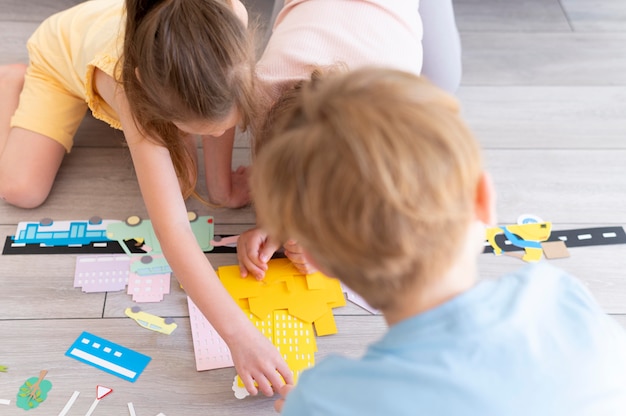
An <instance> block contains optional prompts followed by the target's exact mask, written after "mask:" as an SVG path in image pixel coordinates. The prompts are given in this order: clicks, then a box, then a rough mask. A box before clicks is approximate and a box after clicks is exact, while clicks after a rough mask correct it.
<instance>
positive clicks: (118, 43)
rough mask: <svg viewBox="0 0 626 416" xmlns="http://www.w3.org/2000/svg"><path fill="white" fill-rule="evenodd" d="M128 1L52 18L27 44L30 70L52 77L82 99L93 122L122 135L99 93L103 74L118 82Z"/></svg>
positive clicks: (112, 0)
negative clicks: (97, 81) (96, 77)
mask: <svg viewBox="0 0 626 416" xmlns="http://www.w3.org/2000/svg"><path fill="white" fill-rule="evenodd" d="M123 15H124V1H123V0H90V1H86V2H84V3H80V4H78V5H76V6H75V7H72V8H70V9H68V10H65V11H62V12H60V13H57V14H55V15H52V16H51V17H49V18H48V19H46V20H45V21H44V22H43V23H42V24H41V26H40V27H39V28H38V29H37V31H36V32H35V33H34V34H33V35H32V36H31V38H30V39H29V41H28V48H29V53H30V57H31V65H32V64H33V62H34V61H35V62H36V63H37V64H38V65H40V66H42V67H43V69H46V72H49V75H50V77H51V81H53V82H56V83H57V84H58V86H59V87H61V88H63V89H66V90H67V92H69V93H71V95H73V96H75V97H80V98H82V99H83V100H84V101H85V102H86V103H87V104H88V106H89V108H90V109H91V111H92V113H93V115H94V117H96V118H98V119H100V120H103V121H105V122H107V123H108V124H110V125H111V126H112V127H114V128H117V129H121V124H120V122H119V118H118V116H117V114H116V113H115V111H113V109H112V108H111V107H110V106H109V105H108V104H107V103H106V102H104V100H102V98H100V96H99V95H98V94H97V92H96V90H95V85H94V83H93V74H94V71H95V68H99V69H100V70H102V71H103V72H105V73H106V74H108V75H110V76H112V77H114V78H116V79H118V78H119V77H116V76H115V75H116V74H115V70H116V64H117V62H118V60H119V58H120V56H121V51H122V46H123V40H124V23H125V20H124V19H123Z"/></svg>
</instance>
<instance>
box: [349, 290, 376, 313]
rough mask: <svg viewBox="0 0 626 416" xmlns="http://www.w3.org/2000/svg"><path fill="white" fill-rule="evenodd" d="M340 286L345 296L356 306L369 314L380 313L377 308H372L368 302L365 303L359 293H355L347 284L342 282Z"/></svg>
mask: <svg viewBox="0 0 626 416" xmlns="http://www.w3.org/2000/svg"><path fill="white" fill-rule="evenodd" d="M341 287H342V290H343V292H344V293H345V294H346V298H348V300H349V301H350V302H352V303H354V304H355V305H357V306H360V307H361V308H363V309H365V310H366V311H368V312H369V313H371V314H374V315H378V314H379V313H380V311H379V310H378V309H376V308H372V307H371V306H370V304H369V303H367V302H366V301H365V299H363V298H362V297H361V295H359V294H357V293H355V292H354V291H353V290H352V289H350V288H349V287H348V286H346V285H344V284H342V285H341Z"/></svg>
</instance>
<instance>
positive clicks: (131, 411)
mask: <svg viewBox="0 0 626 416" xmlns="http://www.w3.org/2000/svg"><path fill="white" fill-rule="evenodd" d="M128 413H129V414H130V416H137V413H135V406H133V404H132V403H131V402H128Z"/></svg>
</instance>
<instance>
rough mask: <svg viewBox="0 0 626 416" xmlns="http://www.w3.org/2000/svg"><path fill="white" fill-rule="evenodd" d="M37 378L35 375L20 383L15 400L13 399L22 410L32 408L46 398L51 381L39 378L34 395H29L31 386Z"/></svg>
mask: <svg viewBox="0 0 626 416" xmlns="http://www.w3.org/2000/svg"><path fill="white" fill-rule="evenodd" d="M37 380H38V378H37V377H31V378H29V379H28V380H26V381H25V382H24V384H22V386H21V387H20V390H19V391H18V392H17V400H16V401H15V404H16V405H17V407H21V408H22V409H24V410H30V409H34V408H36V407H37V406H39V404H40V403H42V402H43V401H44V400H46V399H47V398H48V392H49V391H50V389H52V383H51V382H50V381H48V380H41V382H40V383H39V389H38V390H37V392H36V393H35V397H34V398H31V397H29V394H30V392H31V388H32V386H33V384H35V383H36V382H37Z"/></svg>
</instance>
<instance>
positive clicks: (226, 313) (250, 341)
mask: <svg viewBox="0 0 626 416" xmlns="http://www.w3.org/2000/svg"><path fill="white" fill-rule="evenodd" d="M98 72H100V71H98ZM98 72H97V74H96V85H97V87H98V91H99V93H100V95H101V96H102V97H103V98H104V99H105V100H107V101H108V102H109V104H110V105H111V106H112V107H113V109H114V110H116V111H117V113H118V115H119V117H120V122H121V123H122V127H123V130H124V135H125V136H126V140H127V142H128V146H129V149H130V153H131V156H132V159H133V164H134V166H135V171H136V174H137V179H138V182H139V187H140V189H141V193H142V195H143V199H144V203H145V205H146V208H147V210H148V214H149V216H150V219H151V220H152V224H153V227H154V231H155V233H156V235H157V238H158V239H159V242H160V244H161V248H162V249H163V254H164V255H165V258H166V259H167V261H168V263H169V265H170V267H171V268H172V270H173V271H174V273H175V275H176V277H177V279H178V280H179V281H180V283H181V284H182V285H183V287H184V288H185V291H186V292H187V294H188V295H189V296H190V297H191V298H192V300H193V302H194V303H195V304H196V305H197V306H198V308H199V309H200V310H201V311H202V313H203V314H204V316H206V317H207V319H208V320H209V321H210V322H211V324H212V325H213V326H214V327H215V329H216V330H217V331H218V333H219V334H220V335H221V336H222V338H224V341H226V343H227V344H228V346H229V348H230V351H231V354H232V357H233V361H234V362H235V367H236V368H237V372H238V374H239V376H240V377H241V379H242V380H243V382H244V384H245V386H246V389H247V390H248V391H249V392H250V393H251V394H256V393H257V389H256V387H255V386H254V382H255V381H256V383H257V384H258V388H259V390H261V391H262V392H263V393H264V394H265V395H268V396H271V395H272V387H271V385H273V386H280V385H282V384H283V382H282V380H281V379H280V376H279V374H280V375H282V376H283V378H284V380H285V382H287V383H291V382H292V374H291V371H290V370H289V368H288V367H287V364H286V363H285V361H284V360H283V359H282V357H281V356H280V354H279V353H278V350H277V349H276V348H275V347H274V346H273V345H272V344H271V343H270V342H269V341H268V340H267V338H265V337H264V336H263V335H262V334H261V333H260V332H259V331H258V330H257V329H256V328H255V327H254V325H253V324H252V323H251V322H250V321H249V320H248V318H247V317H246V316H245V314H244V313H243V312H242V311H241V309H240V308H239V307H238V306H237V304H236V303H235V302H234V300H233V299H232V298H231V297H230V294H229V293H228V292H227V291H226V289H225V288H224V286H223V285H222V284H221V282H220V281H219V279H218V277H217V275H216V273H215V271H214V270H213V267H212V266H211V264H210V263H209V261H208V259H207V258H206V255H205V254H204V253H203V252H202V250H201V249H200V247H199V246H198V243H197V241H196V238H195V236H194V234H193V232H192V230H191V225H190V224H189V221H188V218H187V208H186V206H185V202H184V200H183V198H182V195H181V191H180V186H179V183H178V179H177V177H176V174H175V171H174V166H173V164H172V161H171V158H170V155H169V151H168V150H167V149H166V148H164V147H161V146H158V145H155V144H154V143H152V142H151V141H150V140H148V139H146V138H145V137H143V135H142V134H141V133H140V132H139V131H138V129H137V126H136V124H135V121H134V119H133V117H132V116H131V114H130V110H129V108H128V102H127V101H126V98H125V95H124V93H123V91H121V88H116V84H115V81H114V80H113V79H112V78H111V77H109V76H107V75H105V74H104V73H101V72H100V75H98ZM109 100H110V101H109ZM270 384H271V385H270Z"/></svg>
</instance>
